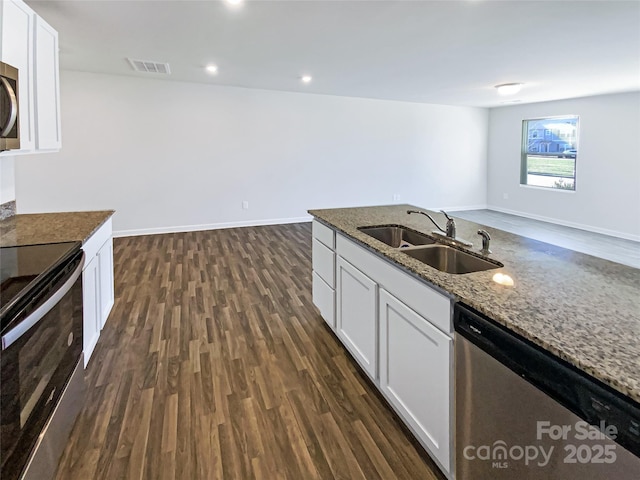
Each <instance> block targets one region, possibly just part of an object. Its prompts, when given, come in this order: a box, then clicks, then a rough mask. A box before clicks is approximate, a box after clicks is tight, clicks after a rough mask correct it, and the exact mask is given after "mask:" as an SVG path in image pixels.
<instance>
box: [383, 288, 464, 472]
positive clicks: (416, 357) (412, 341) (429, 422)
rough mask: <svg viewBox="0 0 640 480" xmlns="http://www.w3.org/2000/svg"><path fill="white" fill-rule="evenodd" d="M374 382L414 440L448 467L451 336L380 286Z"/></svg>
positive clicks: (447, 468) (445, 467) (443, 465)
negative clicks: (377, 369)
mask: <svg viewBox="0 0 640 480" xmlns="http://www.w3.org/2000/svg"><path fill="white" fill-rule="evenodd" d="M379 321H380V388H381V390H382V392H383V393H384V395H385V397H386V398H387V400H389V402H390V403H391V404H392V405H393V407H394V408H395V410H396V411H397V412H398V414H399V415H400V416H401V417H402V418H403V419H404V421H405V422H406V423H407V424H408V425H409V427H410V428H411V430H412V431H413V433H414V434H415V435H416V436H417V437H418V439H419V440H420V442H421V443H422V444H423V445H424V446H425V447H426V448H427V449H428V450H429V451H430V452H431V454H432V455H433V456H435V457H436V458H437V459H438V461H439V462H440V464H441V465H442V467H443V468H444V469H445V470H446V471H449V470H450V468H451V465H450V459H451V451H450V434H449V432H450V427H451V425H450V421H449V414H450V402H451V397H450V387H451V383H450V381H451V376H450V369H451V355H452V351H453V341H452V340H451V338H449V337H448V336H446V335H445V334H444V333H442V332H440V331H439V330H438V329H437V328H435V327H434V326H433V325H431V323H429V322H428V321H427V320H426V319H424V318H423V317H422V316H420V315H418V314H417V313H416V312H414V311H413V310H411V309H410V308H409V307H407V306H406V305H405V304H403V303H402V302H400V301H399V300H398V299H396V298H395V297H394V296H392V295H391V294H389V293H388V292H387V291H385V290H384V289H380V307H379Z"/></svg>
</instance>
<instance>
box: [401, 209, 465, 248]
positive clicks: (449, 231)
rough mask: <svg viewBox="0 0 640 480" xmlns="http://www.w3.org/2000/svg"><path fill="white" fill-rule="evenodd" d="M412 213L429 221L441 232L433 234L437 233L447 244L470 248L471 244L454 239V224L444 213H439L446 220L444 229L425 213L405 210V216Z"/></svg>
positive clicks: (441, 211) (442, 211)
mask: <svg viewBox="0 0 640 480" xmlns="http://www.w3.org/2000/svg"><path fill="white" fill-rule="evenodd" d="M412 213H420V214H422V215H424V216H425V217H427V218H428V219H429V220H431V222H432V223H433V224H434V225H435V226H436V228H437V229H438V230H440V232H442V233H440V232H437V231H435V230H434V231H433V233H437V234H438V235H441V236H443V237H445V238H446V239H447V243H451V244H454V245H463V246H465V247H471V246H472V244H471V242H467V241H466V240H463V239H461V238H457V237H456V222H455V220H454V219H453V218H451V217H450V216H449V215H447V212H445V211H444V210H440V213H442V214H443V215H444V216H445V217H446V218H447V225H446V226H445V228H444V229H443V228H442V227H441V226H440V225H438V223H437V222H436V221H435V220H434V219H433V218H432V217H431V215H429V214H428V213H427V212H423V211H420V210H407V214H412ZM442 234H444V235H442ZM443 240H444V239H443Z"/></svg>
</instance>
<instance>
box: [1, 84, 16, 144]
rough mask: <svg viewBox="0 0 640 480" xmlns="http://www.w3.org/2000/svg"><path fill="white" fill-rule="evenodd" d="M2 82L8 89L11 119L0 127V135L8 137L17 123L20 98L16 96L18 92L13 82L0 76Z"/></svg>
mask: <svg viewBox="0 0 640 480" xmlns="http://www.w3.org/2000/svg"><path fill="white" fill-rule="evenodd" d="M0 83H1V84H2V86H3V87H4V88H5V90H6V91H7V95H8V96H9V103H10V104H11V107H10V109H9V119H8V120H7V123H6V125H5V126H4V127H2V128H0V137H6V136H7V135H9V132H10V131H11V129H12V128H13V126H14V125H15V123H16V118H17V117H18V99H17V98H16V93H15V92H14V91H13V88H12V87H11V84H10V83H9V81H8V80H7V79H6V78H4V77H0Z"/></svg>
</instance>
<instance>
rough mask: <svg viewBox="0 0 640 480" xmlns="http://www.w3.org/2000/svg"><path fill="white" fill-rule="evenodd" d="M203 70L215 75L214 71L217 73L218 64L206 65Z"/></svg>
mask: <svg viewBox="0 0 640 480" xmlns="http://www.w3.org/2000/svg"><path fill="white" fill-rule="evenodd" d="M205 70H206V71H207V72H209V73H210V74H212V75H215V74H216V73H218V66H217V65H207V67H206V68H205Z"/></svg>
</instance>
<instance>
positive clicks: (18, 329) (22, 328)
mask: <svg viewBox="0 0 640 480" xmlns="http://www.w3.org/2000/svg"><path fill="white" fill-rule="evenodd" d="M83 267H84V252H82V258H81V259H80V263H79V264H78V266H77V268H76V269H75V270H74V271H73V273H72V274H71V276H70V277H68V280H67V281H65V283H64V284H63V285H62V286H61V287H60V288H59V289H58V290H56V292H55V293H54V294H53V295H51V297H49V298H48V299H47V301H46V302H44V303H43V304H42V305H40V306H39V307H38V308H36V309H35V310H34V311H33V312H32V313H31V315H29V316H28V317H27V318H25V319H24V320H23V321H21V322H20V323H19V324H18V325H16V326H15V328H12V329H11V330H9V331H8V332H7V333H6V334H5V335H3V336H2V350H6V349H7V348H9V347H10V346H11V344H13V343H15V342H16V340H18V339H19V338H20V337H21V336H22V335H24V333H25V332H26V331H27V330H29V329H30V328H31V327H33V326H34V325H35V324H36V323H38V322H39V321H40V320H41V319H42V317H44V316H45V315H46V314H47V313H49V312H50V311H51V310H52V309H53V307H55V306H56V305H57V304H58V303H59V302H60V300H62V297H64V296H65V295H66V294H67V293H68V292H69V290H71V288H72V287H73V284H74V283H76V280H77V279H78V277H80V275H81V274H82V268H83Z"/></svg>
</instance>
